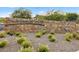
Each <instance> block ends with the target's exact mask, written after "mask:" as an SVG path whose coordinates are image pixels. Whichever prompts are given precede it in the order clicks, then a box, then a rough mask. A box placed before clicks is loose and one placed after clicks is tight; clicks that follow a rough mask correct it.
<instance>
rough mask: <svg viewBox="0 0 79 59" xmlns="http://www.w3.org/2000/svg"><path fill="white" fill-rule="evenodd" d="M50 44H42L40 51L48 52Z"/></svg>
mask: <svg viewBox="0 0 79 59" xmlns="http://www.w3.org/2000/svg"><path fill="white" fill-rule="evenodd" d="M48 50H49V49H48V46H47V45H45V44H40V45H39V47H38V51H39V52H48Z"/></svg>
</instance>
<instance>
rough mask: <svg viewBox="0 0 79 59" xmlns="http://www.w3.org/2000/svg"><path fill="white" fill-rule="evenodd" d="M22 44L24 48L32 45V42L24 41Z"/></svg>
mask: <svg viewBox="0 0 79 59" xmlns="http://www.w3.org/2000/svg"><path fill="white" fill-rule="evenodd" d="M21 46H22V47H24V48H28V47H32V45H31V42H30V41H29V40H26V41H23V42H22V44H21Z"/></svg>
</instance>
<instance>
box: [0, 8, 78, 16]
mask: <svg viewBox="0 0 79 59" xmlns="http://www.w3.org/2000/svg"><path fill="white" fill-rule="evenodd" d="M18 8H20V7H0V17H9V16H10V15H11V13H12V12H13V11H14V10H16V9H18ZM23 8H25V9H29V10H31V12H32V15H33V16H35V15H36V14H41V13H45V12H47V11H49V10H60V11H63V12H71V13H79V7H23Z"/></svg>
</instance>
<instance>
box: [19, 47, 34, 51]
mask: <svg viewBox="0 0 79 59" xmlns="http://www.w3.org/2000/svg"><path fill="white" fill-rule="evenodd" d="M19 52H32V48H31V47H29V48H21V49H20V50H19Z"/></svg>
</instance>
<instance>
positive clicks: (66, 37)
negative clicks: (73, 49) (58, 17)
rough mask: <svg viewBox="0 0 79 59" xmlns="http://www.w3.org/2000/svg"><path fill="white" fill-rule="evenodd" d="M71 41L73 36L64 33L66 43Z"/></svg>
mask: <svg viewBox="0 0 79 59" xmlns="http://www.w3.org/2000/svg"><path fill="white" fill-rule="evenodd" d="M72 39H73V34H72V33H66V34H65V40H66V41H69V42H70V41H71V40H72Z"/></svg>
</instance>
